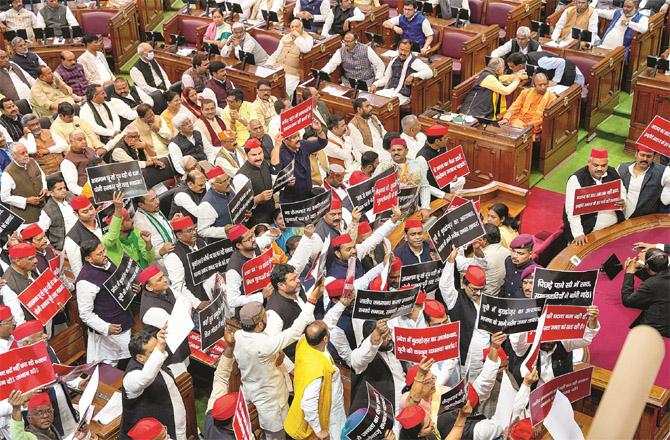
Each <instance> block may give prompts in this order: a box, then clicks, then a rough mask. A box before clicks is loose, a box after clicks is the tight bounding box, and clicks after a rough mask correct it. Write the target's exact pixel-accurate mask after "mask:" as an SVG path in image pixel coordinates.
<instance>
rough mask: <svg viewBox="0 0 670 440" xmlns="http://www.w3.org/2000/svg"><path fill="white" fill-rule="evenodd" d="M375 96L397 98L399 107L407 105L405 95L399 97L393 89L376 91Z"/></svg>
mask: <svg viewBox="0 0 670 440" xmlns="http://www.w3.org/2000/svg"><path fill="white" fill-rule="evenodd" d="M375 95H379V96H384V97H386V98H393V97H394V96H397V97H398V100H399V101H400V105H406V104H409V98H408V97H407V96H405V95H401V94H400V93H398V92H396V90H395V89H381V90H377V91H376V92H375Z"/></svg>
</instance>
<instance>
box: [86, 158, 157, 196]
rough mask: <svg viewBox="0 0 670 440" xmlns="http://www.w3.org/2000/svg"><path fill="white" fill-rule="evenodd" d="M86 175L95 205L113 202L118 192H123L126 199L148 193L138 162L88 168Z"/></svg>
mask: <svg viewBox="0 0 670 440" xmlns="http://www.w3.org/2000/svg"><path fill="white" fill-rule="evenodd" d="M86 174H87V175H88V182H89V183H90V184H91V190H92V191H93V200H95V203H101V202H106V201H109V200H112V199H113V198H114V192H116V191H121V192H122V193H123V198H124V199H131V198H133V197H139V196H143V195H145V194H146V193H147V185H146V183H145V182H144V176H143V175H142V168H140V163H139V162H138V161H136V160H133V161H130V162H117V163H110V164H105V165H97V166H94V167H88V168H86Z"/></svg>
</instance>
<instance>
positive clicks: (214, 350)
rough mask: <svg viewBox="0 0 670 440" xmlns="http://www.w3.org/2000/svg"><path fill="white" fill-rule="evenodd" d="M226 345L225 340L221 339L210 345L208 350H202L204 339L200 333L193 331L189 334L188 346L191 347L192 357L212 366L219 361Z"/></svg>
mask: <svg viewBox="0 0 670 440" xmlns="http://www.w3.org/2000/svg"><path fill="white" fill-rule="evenodd" d="M226 345H227V344H226V341H225V340H223V339H219V340H218V341H216V343H215V344H214V345H212V346H211V347H209V348H208V349H207V351H202V339H201V338H200V333H197V332H191V333H189V334H188V346H189V348H190V349H191V357H192V358H194V359H197V360H198V361H200V362H202V363H203V364H206V365H209V366H210V367H214V366H215V365H216V361H218V360H219V358H220V357H221V355H222V354H223V350H225V349H226Z"/></svg>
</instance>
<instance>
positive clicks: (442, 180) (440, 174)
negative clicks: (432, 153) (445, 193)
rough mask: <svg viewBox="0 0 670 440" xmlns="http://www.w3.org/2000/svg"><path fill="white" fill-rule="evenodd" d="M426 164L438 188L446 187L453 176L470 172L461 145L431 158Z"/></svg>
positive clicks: (465, 174) (460, 175)
mask: <svg viewBox="0 0 670 440" xmlns="http://www.w3.org/2000/svg"><path fill="white" fill-rule="evenodd" d="M428 166H429V167H430V172H431V173H433V177H435V182H437V185H438V186H439V187H440V189H444V188H446V186H447V185H449V184H450V183H451V182H453V180H454V179H455V178H457V177H463V176H467V175H468V174H470V168H468V163H467V162H466V160H465V154H463V147H462V146H461V145H459V146H457V147H455V148H452V149H451V150H449V151H447V152H445V153H442V154H440V155H439V156H436V157H434V158H432V159H431V160H429V161H428Z"/></svg>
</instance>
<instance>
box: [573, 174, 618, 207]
mask: <svg viewBox="0 0 670 440" xmlns="http://www.w3.org/2000/svg"><path fill="white" fill-rule="evenodd" d="M619 200H621V180H620V179H617V180H614V181H612V182H607V183H603V184H602V185H593V186H587V187H586V188H577V189H576V190H575V199H574V201H573V204H572V206H573V208H572V215H584V214H590V213H592V212H599V211H612V210H615V209H619V208H617V206H616V202H618V201H619Z"/></svg>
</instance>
